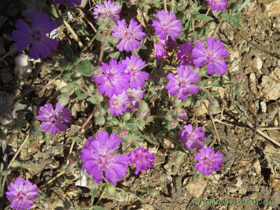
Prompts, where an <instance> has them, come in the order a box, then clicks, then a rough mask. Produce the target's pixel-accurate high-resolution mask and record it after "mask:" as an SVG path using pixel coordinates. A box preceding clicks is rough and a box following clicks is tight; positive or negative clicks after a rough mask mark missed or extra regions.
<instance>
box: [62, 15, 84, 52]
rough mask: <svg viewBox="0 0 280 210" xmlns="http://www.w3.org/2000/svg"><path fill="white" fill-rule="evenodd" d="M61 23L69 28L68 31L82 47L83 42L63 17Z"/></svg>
mask: <svg viewBox="0 0 280 210" xmlns="http://www.w3.org/2000/svg"><path fill="white" fill-rule="evenodd" d="M63 23H64V25H65V26H66V27H67V28H68V29H69V31H70V33H71V34H72V35H73V37H74V39H75V41H76V42H77V43H78V45H79V46H80V48H81V49H83V48H84V45H83V43H82V42H81V41H80V39H79V37H78V35H77V34H76V33H75V31H74V30H73V29H72V27H71V26H70V25H69V24H68V23H67V21H66V20H64V19H63Z"/></svg>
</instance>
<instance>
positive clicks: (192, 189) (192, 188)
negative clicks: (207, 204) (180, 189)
mask: <svg viewBox="0 0 280 210" xmlns="http://www.w3.org/2000/svg"><path fill="white" fill-rule="evenodd" d="M206 185H207V181H205V180H204V179H203V178H201V177H200V178H199V179H197V180H195V181H194V182H192V181H190V182H189V183H188V184H187V186H186V188H187V190H188V192H189V193H190V194H191V195H193V196H195V197H197V198H198V197H200V196H201V195H202V193H203V191H204V189H205V187H206Z"/></svg>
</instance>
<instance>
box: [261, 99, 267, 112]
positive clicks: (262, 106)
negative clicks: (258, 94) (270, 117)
mask: <svg viewBox="0 0 280 210" xmlns="http://www.w3.org/2000/svg"><path fill="white" fill-rule="evenodd" d="M260 106H261V110H262V112H263V113H266V103H265V102H264V101H262V102H261V103H260Z"/></svg>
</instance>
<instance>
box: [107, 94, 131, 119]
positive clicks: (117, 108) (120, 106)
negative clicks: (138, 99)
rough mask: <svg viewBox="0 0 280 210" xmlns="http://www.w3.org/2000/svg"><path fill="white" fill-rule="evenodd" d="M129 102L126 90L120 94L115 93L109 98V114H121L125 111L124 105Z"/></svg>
mask: <svg viewBox="0 0 280 210" xmlns="http://www.w3.org/2000/svg"><path fill="white" fill-rule="evenodd" d="M129 103H130V100H129V98H128V95H127V92H126V91H125V90H124V91H123V92H122V93H121V94H119V95H118V96H116V95H115V94H114V95H113V97H112V98H111V99H110V106H109V107H108V109H110V110H111V115H112V116H114V115H115V114H116V115H117V116H119V115H123V112H125V111H126V109H127V108H126V105H127V104H129Z"/></svg>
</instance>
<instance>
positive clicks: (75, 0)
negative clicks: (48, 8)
mask: <svg viewBox="0 0 280 210" xmlns="http://www.w3.org/2000/svg"><path fill="white" fill-rule="evenodd" d="M55 1H56V2H57V3H59V4H61V3H62V2H64V0H55ZM74 3H75V4H76V5H80V4H81V3H82V0H66V4H67V6H68V7H73V6H74Z"/></svg>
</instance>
